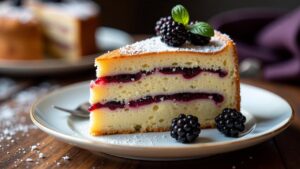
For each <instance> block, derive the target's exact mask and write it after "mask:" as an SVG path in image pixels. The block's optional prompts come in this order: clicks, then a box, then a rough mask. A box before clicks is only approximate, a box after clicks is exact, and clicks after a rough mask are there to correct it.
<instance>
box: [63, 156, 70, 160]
mask: <svg viewBox="0 0 300 169" xmlns="http://www.w3.org/2000/svg"><path fill="white" fill-rule="evenodd" d="M62 159H63V160H65V161H66V160H70V159H71V158H70V157H69V156H63V157H62Z"/></svg>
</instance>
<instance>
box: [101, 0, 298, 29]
mask: <svg viewBox="0 0 300 169" xmlns="http://www.w3.org/2000/svg"><path fill="white" fill-rule="evenodd" d="M97 1H98V2H99V4H100V5H101V9H102V16H101V23H102V25H104V26H110V27H116V28H119V29H123V30H125V31H127V32H129V33H132V34H153V33H154V31H153V27H154V25H155V22H156V20H158V19H159V18H160V17H162V16H167V15H170V11H171V8H172V7H173V6H174V5H176V4H182V5H184V6H185V7H186V8H187V9H188V10H189V12H190V15H191V19H192V20H202V21H207V20H208V19H209V18H210V17H212V16H214V15H216V14H220V13H221V12H224V11H229V10H233V9H239V8H276V9H279V10H285V11H290V10H292V9H294V8H296V7H298V6H300V0H184V1H183V0H182V1H179V0H97Z"/></svg>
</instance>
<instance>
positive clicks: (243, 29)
mask: <svg viewBox="0 0 300 169" xmlns="http://www.w3.org/2000/svg"><path fill="white" fill-rule="evenodd" d="M210 23H211V24H212V25H213V26H214V27H215V28H216V29H218V30H220V31H221V32H224V33H227V34H228V35H230V36H231V37H232V38H233V39H234V41H235V42H236V44H237V48H238V53H239V56H240V60H241V61H242V60H243V59H245V58H255V59H259V60H260V61H261V62H262V63H263V72H264V77H265V78H266V79H269V80H287V79H297V80H298V79H300V8H298V9H295V10H294V11H292V12H289V13H284V12H283V11H279V10H270V9H243V10H235V11H230V12H226V13H223V14H220V15H217V16H215V17H213V18H212V19H211V20H210Z"/></svg>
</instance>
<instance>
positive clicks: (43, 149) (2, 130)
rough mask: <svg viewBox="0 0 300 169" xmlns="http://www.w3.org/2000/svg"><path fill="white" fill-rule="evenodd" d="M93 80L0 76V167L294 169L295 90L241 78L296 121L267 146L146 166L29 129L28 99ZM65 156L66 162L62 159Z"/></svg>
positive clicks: (297, 151) (298, 149) (298, 162)
mask: <svg viewBox="0 0 300 169" xmlns="http://www.w3.org/2000/svg"><path fill="white" fill-rule="evenodd" d="M79 77H81V78H79ZM93 78H94V70H91V71H88V72H86V73H84V74H76V77H75V76H70V75H68V76H67V77H66V76H61V77H56V78H51V77H44V78H36V79H31V80H28V79H27V78H26V79H25V78H23V79H20V78H5V77H0V168H99V169H100V168H101V169H117V168H122V169H125V168H131V169H136V168H141V169H142V168H146V169H153V168H164V169H166V168H172V169H175V168H192V167H197V168H216V169H220V168H222V169H241V168H245V169H254V168H260V169H283V168H287V169H299V168H300V121H299V115H300V87H299V86H297V85H291V84H283V83H270V82H263V81H261V80H253V79H243V80H242V82H244V83H247V84H252V85H255V86H259V87H262V88H265V89H268V90H271V91H273V92H275V93H277V94H279V95H280V96H282V97H283V98H285V99H287V100H288V101H289V102H290V103H291V105H292V106H293V107H294V109H295V111H296V118H295V119H294V121H293V124H292V126H290V127H289V128H288V129H287V130H285V131H284V132H283V133H281V134H280V135H278V136H276V137H275V138H273V139H271V140H269V141H266V142H264V143H262V144H259V145H256V146H253V147H250V148H246V149H243V150H239V151H235V152H230V153H226V154H221V155H216V156H212V157H208V158H203V159H196V160H187V161H174V162H148V161H135V160H128V159H122V158H117V157H113V156H107V155H106V156H96V155H94V154H92V153H90V152H88V151H86V150H83V149H80V148H77V147H74V146H71V145H68V144H66V143H63V142H60V141H57V140H55V139H54V138H53V137H51V136H49V135H47V134H46V133H44V132H42V131H41V130H39V129H38V128H36V127H35V126H34V125H33V124H32V122H31V120H30V118H29V107H30V105H31V104H32V102H34V100H36V99H37V98H39V97H40V96H42V95H45V94H46V93H48V92H49V91H53V90H56V89H58V88H60V87H63V86H65V85H68V84H71V83H74V82H77V81H83V80H89V79H93ZM74 79H76V80H74ZM270 106H271V105H270ZM67 157H69V158H70V159H64V158H67Z"/></svg>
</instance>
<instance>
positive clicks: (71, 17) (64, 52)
mask: <svg viewBox="0 0 300 169" xmlns="http://www.w3.org/2000/svg"><path fill="white" fill-rule="evenodd" d="M26 6H28V7H29V8H30V9H32V11H33V12H34V14H35V15H36V17H37V18H38V20H39V21H40V22H41V24H42V27H43V33H44V35H45V46H46V51H47V53H49V54H50V55H51V56H55V57H59V58H65V59H67V60H78V59H80V58H81V57H82V56H86V55H89V54H94V53H96V52H97V46H96V40H95V33H96V29H97V27H98V26H99V24H98V23H99V12H100V9H99V7H98V6H97V4H95V3H93V2H92V1H88V0H86V1H71V0H64V1H62V0H51V1H50V0H47V1H46V0H44V1H38V0H31V1H28V3H27V5H26Z"/></svg>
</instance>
